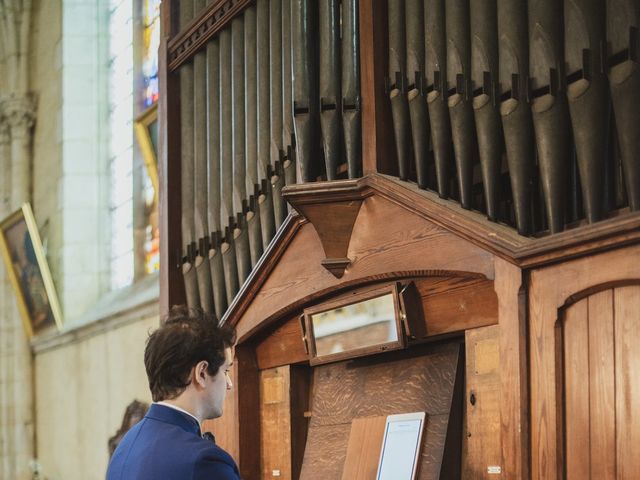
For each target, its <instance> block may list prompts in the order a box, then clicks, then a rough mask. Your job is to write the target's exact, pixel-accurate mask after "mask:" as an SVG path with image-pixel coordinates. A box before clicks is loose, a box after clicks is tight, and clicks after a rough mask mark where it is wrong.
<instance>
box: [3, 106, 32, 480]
mask: <svg viewBox="0 0 640 480" xmlns="http://www.w3.org/2000/svg"><path fill="white" fill-rule="evenodd" d="M0 111H1V112H2V116H3V118H4V119H5V127H4V128H3V129H2V131H3V137H4V138H3V139H2V144H0V158H1V159H2V162H3V163H2V168H3V173H5V172H6V173H7V175H3V177H5V178H6V177H8V178H9V179H10V180H9V183H8V185H7V182H5V181H3V182H2V186H1V187H2V190H3V191H2V198H3V199H4V198H6V199H7V201H6V202H3V208H2V210H4V212H2V213H4V215H2V217H3V218H4V217H5V216H6V214H8V213H10V212H12V211H15V210H17V209H19V208H20V206H21V205H22V204H23V203H24V202H27V201H29V199H30V196H31V137H32V128H33V123H34V118H35V111H34V102H33V100H32V99H31V98H30V97H28V96H22V97H9V98H5V100H4V101H3V102H2V104H1V105H0ZM7 131H8V140H9V141H8V142H7V141H6V140H7ZM7 154H8V155H7ZM7 157H8V159H9V160H7ZM5 168H6V169H7V170H4V169H5ZM0 289H1V291H2V292H1V295H0V297H1V299H0V301H1V304H0V438H1V439H2V440H1V442H2V445H1V447H2V448H1V449H0V455H1V456H0V472H1V473H2V478H11V479H16V480H29V479H31V478H32V473H31V469H30V467H29V462H30V461H31V459H33V458H34V457H35V449H34V423H35V422H34V396H33V367H32V363H33V362H32V354H31V349H30V346H29V340H28V338H27V336H26V334H25V330H24V328H23V325H22V319H21V318H20V313H19V311H18V308H17V304H16V296H15V292H14V291H13V288H12V286H11V285H10V283H9V282H8V281H7V274H6V270H5V268H4V266H3V267H2V273H1V274H0Z"/></svg>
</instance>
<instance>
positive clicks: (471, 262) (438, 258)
mask: <svg viewBox="0 0 640 480" xmlns="http://www.w3.org/2000/svg"><path fill="white" fill-rule="evenodd" d="M381 224H384V228H380V225H381ZM322 252H323V250H322V245H321V243H320V240H319V239H318V236H317V234H316V232H315V230H314V228H313V225H311V224H308V223H307V224H303V225H301V226H300V227H299V230H298V231H297V233H296V235H295V237H294V238H293V239H292V240H291V243H289V245H288V248H287V250H286V251H285V252H284V253H282V257H281V258H280V261H279V262H278V265H277V267H276V268H275V269H274V270H273V271H271V272H270V274H269V275H268V277H267V278H266V280H265V281H264V283H263V284H262V285H260V286H259V288H258V290H257V291H255V292H253V291H252V292H250V293H249V292H245V293H244V295H245V296H247V297H246V298H250V299H251V301H250V304H249V305H248V306H247V309H246V311H244V312H243V313H242V318H241V320H240V322H239V323H238V325H237V330H238V336H239V339H240V341H242V340H243V339H244V338H248V336H250V335H251V333H253V332H255V331H256V330H257V329H258V327H259V326H260V325H261V324H263V322H264V321H266V320H269V319H272V320H273V319H275V318H277V317H278V316H281V315H287V316H288V315H293V314H294V313H295V310H296V309H298V308H300V307H301V306H302V305H303V304H305V303H306V302H308V301H310V300H312V299H314V298H318V297H319V296H322V295H326V294H328V293H330V292H332V291H336V290H339V289H344V288H347V287H351V286H355V285H358V284H361V283H363V282H364V281H369V282H370V281H372V280H383V279H385V278H394V277H398V276H399V277H415V276H416V275H421V274H423V273H424V274H426V273H432V274H434V275H438V274H439V275H438V276H443V275H446V274H447V272H464V276H473V275H470V274H468V273H467V272H473V273H474V274H476V275H477V276H480V275H484V276H485V277H486V278H492V277H493V261H492V257H491V255H490V254H489V253H487V252H484V251H482V250H481V249H480V248H479V247H476V246H474V245H472V244H470V243H469V242H467V241H464V240H461V239H459V238H457V237H456V236H454V235H453V234H451V233H448V232H447V231H446V230H444V229H443V228H441V227H438V226H436V225H434V224H433V223H431V222H429V221H427V220H423V219H418V218H417V217H416V216H415V215H414V214H413V213H411V212H409V211H408V210H406V209H405V208H403V207H401V206H399V205H397V204H395V203H393V202H389V201H387V200H385V199H384V198H381V197H376V196H373V197H368V198H367V199H366V200H365V201H364V203H363V204H362V207H361V209H360V213H359V215H358V218H357V220H356V223H355V225H354V229H353V234H352V237H351V242H350V244H349V253H348V257H349V258H350V259H351V260H352V264H351V265H350V266H349V267H348V268H347V269H346V271H345V273H344V276H343V277H342V278H341V279H339V280H338V279H336V278H335V277H334V276H333V275H332V274H331V273H329V272H328V271H327V270H325V269H324V268H323V267H322V265H321V261H322V260H323V258H324V256H323V255H322ZM256 287H258V286H256ZM243 305H245V304H244V303H243ZM238 308H240V307H238ZM242 308H244V307H242Z"/></svg>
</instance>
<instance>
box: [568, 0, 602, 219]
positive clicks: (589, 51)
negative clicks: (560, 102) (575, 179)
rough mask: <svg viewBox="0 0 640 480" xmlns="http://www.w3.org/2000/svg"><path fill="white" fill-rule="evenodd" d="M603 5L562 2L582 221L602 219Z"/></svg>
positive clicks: (590, 1)
mask: <svg viewBox="0 0 640 480" xmlns="http://www.w3.org/2000/svg"><path fill="white" fill-rule="evenodd" d="M605 10H606V9H605V5H604V3H603V2H599V1H595V0H565V2H564V24H565V55H566V65H567V68H568V72H567V73H568V74H569V83H568V85H567V98H568V100H569V113H570V114H571V123H572V125H573V138H574V141H575V145H576V154H577V157H578V169H579V171H580V182H581V186H582V199H583V202H584V208H585V213H586V216H587V221H589V222H590V223H591V222H595V221H597V220H599V219H601V218H602V216H603V208H604V181H603V180H604V174H605V173H604V164H605V159H606V155H607V146H608V145H607V142H608V138H607V137H608V124H609V105H608V103H609V92H608V88H609V86H608V82H607V77H606V76H605V71H604V65H603V64H602V55H601V54H602V51H603V47H604V45H605V26H606V19H605Z"/></svg>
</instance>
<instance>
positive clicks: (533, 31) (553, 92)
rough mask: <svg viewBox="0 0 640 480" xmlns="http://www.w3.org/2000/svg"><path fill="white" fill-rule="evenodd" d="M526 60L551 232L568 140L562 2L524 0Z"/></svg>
mask: <svg viewBox="0 0 640 480" xmlns="http://www.w3.org/2000/svg"><path fill="white" fill-rule="evenodd" d="M528 6H529V48H530V56H529V65H530V76H531V89H532V91H533V99H532V101H531V110H532V112H533V127H534V131H535V136H536V144H537V151H538V159H539V164H540V176H541V180H542V188H543V193H544V201H545V206H546V210H547V219H548V224H549V229H550V231H551V233H555V232H559V231H561V230H562V229H563V228H564V222H565V203H566V195H565V189H566V188H567V176H568V172H569V162H570V158H571V157H570V144H569V138H568V135H567V132H568V131H569V129H568V127H569V125H568V121H569V119H568V111H567V101H566V97H565V69H564V55H563V47H564V41H563V20H562V17H563V15H562V3H561V2H558V1H557V0H530V1H529V4H528Z"/></svg>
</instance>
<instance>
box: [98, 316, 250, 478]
mask: <svg viewBox="0 0 640 480" xmlns="http://www.w3.org/2000/svg"><path fill="white" fill-rule="evenodd" d="M234 343H235V333H234V331H233V330H232V329H231V328H228V327H226V326H223V327H219V326H218V323H217V321H216V320H215V318H214V317H212V316H211V315H209V314H207V313H204V312H201V311H193V310H187V309H185V308H179V309H173V310H172V311H171V313H170V314H169V317H168V318H167V320H166V322H165V323H164V324H163V325H162V326H161V327H160V328H159V329H157V330H156V331H155V332H153V333H152V334H151V335H150V336H149V339H148V340H147V346H146V349H145V352H144V364H145V368H146V370H147V377H148V378H149V388H150V389H151V395H152V398H153V401H154V403H153V405H151V407H150V408H149V411H148V413H147V414H146V415H145V417H144V418H143V419H142V420H141V421H140V422H139V423H138V424H136V425H135V426H134V427H133V428H132V429H131V430H129V432H127V434H126V435H125V436H124V438H123V439H122V441H121V442H120V444H119V445H118V448H117V449H116V451H115V452H114V454H113V458H112V459H111V463H110V464H109V469H108V470H107V480H238V479H239V478H240V475H239V473H238V467H237V466H236V464H235V462H234V461H233V459H232V458H231V456H230V455H229V454H228V453H227V452H225V451H224V450H222V449H221V448H220V447H218V446H217V445H216V444H215V442H213V441H211V440H210V439H204V438H202V436H201V432H202V430H201V425H202V421H203V420H208V419H211V418H217V417H219V416H221V415H222V406H223V403H224V397H225V394H226V391H227V390H229V389H230V388H231V380H230V379H229V368H231V365H232V362H233V345H234Z"/></svg>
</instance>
